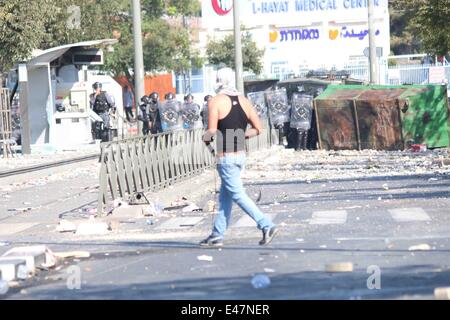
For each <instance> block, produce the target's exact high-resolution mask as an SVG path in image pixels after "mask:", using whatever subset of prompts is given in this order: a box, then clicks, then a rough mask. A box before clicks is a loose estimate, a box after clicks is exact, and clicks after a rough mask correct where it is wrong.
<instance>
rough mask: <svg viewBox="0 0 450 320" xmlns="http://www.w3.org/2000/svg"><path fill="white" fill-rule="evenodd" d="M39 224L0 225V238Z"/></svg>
mask: <svg viewBox="0 0 450 320" xmlns="http://www.w3.org/2000/svg"><path fill="white" fill-rule="evenodd" d="M38 224H39V223H0V236H8V235H12V234H15V233H19V232H22V231H25V230H27V229H29V228H31V227H34V226H36V225H38Z"/></svg>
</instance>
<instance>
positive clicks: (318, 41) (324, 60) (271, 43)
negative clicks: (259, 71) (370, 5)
mask: <svg viewBox="0 0 450 320" xmlns="http://www.w3.org/2000/svg"><path fill="white" fill-rule="evenodd" d="M239 3H240V9H241V21H242V23H243V24H244V25H245V27H246V28H248V29H249V32H250V33H251V34H252V37H253V39H254V40H255V42H256V43H257V44H258V47H260V48H261V49H264V50H265V54H264V58H263V60H264V62H263V63H264V72H266V73H268V74H269V73H279V72H293V73H296V72H298V70H299V68H304V66H307V67H308V68H319V67H321V66H322V65H325V64H326V65H327V67H328V66H330V67H333V66H335V67H336V68H341V67H342V66H343V65H345V64H346V63H347V62H348V61H349V60H350V59H357V58H360V57H364V55H363V52H364V49H365V48H366V47H368V45H369V31H368V21H367V20H368V13H367V0H284V1H268V0H239ZM232 5H233V1H231V0H229V1H225V0H211V1H209V0H208V1H206V0H205V1H202V26H203V27H204V30H205V31H204V33H205V36H204V37H202V39H207V38H208V37H215V35H216V34H220V33H221V32H223V33H229V32H231V31H232V30H233V14H232V12H233V10H232V8H233V7H232ZM374 11H375V14H374V18H375V23H374V26H375V40H376V46H377V47H380V48H382V54H383V55H386V54H388V53H389V52H390V31H389V28H390V26H389V11H388V1H387V0H375V9H374ZM226 12H228V13H226ZM206 42H207V40H205V43H202V44H201V46H202V47H206ZM279 61H283V63H284V64H283V65H282V66H279V65H277V63H278V62H279Z"/></svg>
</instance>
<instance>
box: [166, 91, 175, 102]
mask: <svg viewBox="0 0 450 320" xmlns="http://www.w3.org/2000/svg"><path fill="white" fill-rule="evenodd" d="M164 98H165V99H166V100H173V99H175V95H174V94H173V93H172V92H168V93H166V95H165V97H164Z"/></svg>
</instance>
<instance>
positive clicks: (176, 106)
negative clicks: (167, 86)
mask: <svg viewBox="0 0 450 320" xmlns="http://www.w3.org/2000/svg"><path fill="white" fill-rule="evenodd" d="M180 105H181V103H180V102H178V101H177V100H176V97H175V95H174V94H173V93H172V92H169V93H167V94H166V95H165V101H164V103H162V104H161V105H160V108H159V114H160V116H161V129H162V131H163V132H171V131H175V130H178V129H180V121H179V119H180V110H181V106H180Z"/></svg>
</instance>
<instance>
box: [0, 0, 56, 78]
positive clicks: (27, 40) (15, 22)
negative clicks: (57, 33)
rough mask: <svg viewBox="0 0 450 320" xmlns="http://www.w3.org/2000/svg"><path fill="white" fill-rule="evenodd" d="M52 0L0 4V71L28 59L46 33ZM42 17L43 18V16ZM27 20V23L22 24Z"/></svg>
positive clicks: (51, 13)
mask: <svg viewBox="0 0 450 320" xmlns="http://www.w3.org/2000/svg"><path fill="white" fill-rule="evenodd" d="M52 2H53V1H51V0H42V1H27V0H10V1H6V2H4V3H2V5H1V6H0V72H5V71H7V70H8V69H9V68H11V67H12V66H13V65H14V63H17V62H20V61H23V60H25V59H27V58H28V57H29V56H30V55H31V52H32V50H33V49H36V48H38V47H39V45H40V43H41V40H42V38H43V37H44V35H45V28H44V27H45V24H46V21H47V19H51V18H52V17H53V16H54V13H53V11H52V8H53V4H52ZM43 17H45V18H43ZM24 22H26V23H24Z"/></svg>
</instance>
